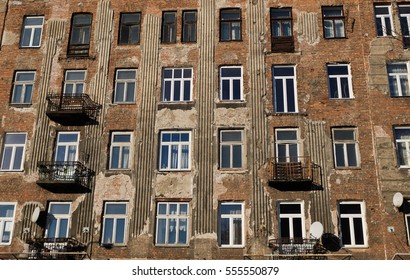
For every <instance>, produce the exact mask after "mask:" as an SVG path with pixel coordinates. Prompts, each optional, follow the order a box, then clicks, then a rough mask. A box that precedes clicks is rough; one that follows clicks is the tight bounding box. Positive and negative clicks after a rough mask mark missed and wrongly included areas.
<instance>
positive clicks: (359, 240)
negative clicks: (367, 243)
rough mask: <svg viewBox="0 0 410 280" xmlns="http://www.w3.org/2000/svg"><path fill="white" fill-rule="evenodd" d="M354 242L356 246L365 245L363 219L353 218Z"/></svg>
mask: <svg viewBox="0 0 410 280" xmlns="http://www.w3.org/2000/svg"><path fill="white" fill-rule="evenodd" d="M353 226H354V240H355V244H356V245H364V235H363V223H362V219H361V218H353Z"/></svg>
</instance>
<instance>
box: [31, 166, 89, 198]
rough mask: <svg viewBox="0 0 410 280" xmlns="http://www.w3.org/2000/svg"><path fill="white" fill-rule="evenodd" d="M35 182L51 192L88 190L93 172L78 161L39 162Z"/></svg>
mask: <svg viewBox="0 0 410 280" xmlns="http://www.w3.org/2000/svg"><path fill="white" fill-rule="evenodd" d="M37 167H38V173H39V179H38V181H37V184H38V185H40V186H42V187H44V188H46V189H48V190H50V191H53V192H76V191H89V189H90V177H91V176H92V175H93V172H92V171H91V170H90V169H88V168H87V167H86V166H85V165H84V164H82V163H81V162H78V161H56V162H39V163H38V164H37Z"/></svg>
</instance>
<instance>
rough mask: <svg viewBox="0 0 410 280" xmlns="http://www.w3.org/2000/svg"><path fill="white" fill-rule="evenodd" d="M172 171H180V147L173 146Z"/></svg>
mask: <svg viewBox="0 0 410 280" xmlns="http://www.w3.org/2000/svg"><path fill="white" fill-rule="evenodd" d="M170 168H172V169H178V146H177V145H171V166H170Z"/></svg>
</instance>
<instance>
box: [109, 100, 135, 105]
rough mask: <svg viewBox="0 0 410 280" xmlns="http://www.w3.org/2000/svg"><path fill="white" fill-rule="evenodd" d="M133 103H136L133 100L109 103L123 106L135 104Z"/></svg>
mask: <svg viewBox="0 0 410 280" xmlns="http://www.w3.org/2000/svg"><path fill="white" fill-rule="evenodd" d="M135 104H137V103H136V102H135V101H132V102H113V103H111V104H110V105H113V106H123V105H135Z"/></svg>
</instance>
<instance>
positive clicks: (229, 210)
mask: <svg viewBox="0 0 410 280" xmlns="http://www.w3.org/2000/svg"><path fill="white" fill-rule="evenodd" d="M241 213H242V204H222V205H221V214H241Z"/></svg>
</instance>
